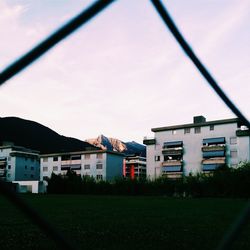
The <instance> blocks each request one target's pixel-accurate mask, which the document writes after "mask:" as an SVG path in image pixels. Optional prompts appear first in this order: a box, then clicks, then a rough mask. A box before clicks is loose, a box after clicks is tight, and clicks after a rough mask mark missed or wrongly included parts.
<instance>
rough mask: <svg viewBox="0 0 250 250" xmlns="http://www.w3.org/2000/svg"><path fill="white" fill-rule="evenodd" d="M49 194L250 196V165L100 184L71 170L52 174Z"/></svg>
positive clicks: (243, 164) (247, 163) (117, 180)
mask: <svg viewBox="0 0 250 250" xmlns="http://www.w3.org/2000/svg"><path fill="white" fill-rule="evenodd" d="M47 192H48V193H54V194H99V195H100V194H105V195H165V196H176V197H239V198H240V197H246V198H249V197H250V162H246V163H242V164H240V165H239V166H238V167H237V168H234V169H233V168H228V167H223V168H219V169H217V170H216V171H214V172H213V173H212V174H205V173H199V174H196V175H189V176H183V177H182V178H179V179H174V180H173V179H168V178H158V179H156V180H148V179H135V180H130V179H126V178H124V179H116V180H114V181H112V182H108V181H96V180H95V179H94V178H92V177H87V176H83V177H81V176H78V175H76V173H75V172H72V171H69V172H68V173H67V175H66V176H62V175H55V174H52V176H51V178H50V179H49V180H48V187H47Z"/></svg>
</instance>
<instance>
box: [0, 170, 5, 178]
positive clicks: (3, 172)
mask: <svg viewBox="0 0 250 250" xmlns="http://www.w3.org/2000/svg"><path fill="white" fill-rule="evenodd" d="M5 176H6V169H0V177H5Z"/></svg>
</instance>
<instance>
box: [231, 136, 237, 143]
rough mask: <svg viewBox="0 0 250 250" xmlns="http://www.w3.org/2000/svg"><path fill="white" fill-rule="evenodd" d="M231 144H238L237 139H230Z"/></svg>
mask: <svg viewBox="0 0 250 250" xmlns="http://www.w3.org/2000/svg"><path fill="white" fill-rule="evenodd" d="M230 144H231V145H233V144H237V137H230Z"/></svg>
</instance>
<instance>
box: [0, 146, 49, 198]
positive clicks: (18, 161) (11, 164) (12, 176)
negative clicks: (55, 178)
mask: <svg viewBox="0 0 250 250" xmlns="http://www.w3.org/2000/svg"><path fill="white" fill-rule="evenodd" d="M0 178H1V179H2V180H4V181H6V182H9V183H11V184H10V185H11V186H12V188H13V190H15V191H16V192H19V193H26V192H30V193H41V192H45V186H44V183H43V182H41V181H40V160H39V152H38V151H35V150H32V149H28V148H25V147H20V146H14V145H5V146H1V147H0Z"/></svg>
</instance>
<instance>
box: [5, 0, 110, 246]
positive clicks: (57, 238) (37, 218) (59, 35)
mask: <svg viewBox="0 0 250 250" xmlns="http://www.w3.org/2000/svg"><path fill="white" fill-rule="evenodd" d="M112 2H114V0H99V1H96V2H95V3H94V4H92V5H91V6H90V7H88V8H87V9H85V10H84V11H82V12H81V13H80V14H79V15H78V16H76V17H75V18H73V19H72V20H71V21H69V22H68V23H67V24H66V25H64V26H63V27H61V28H60V29H59V30H57V31H56V32H54V33H53V34H52V35H50V36H49V37H48V38H46V39H45V40H44V41H42V42H41V43H40V44H38V45H37V46H36V47H34V48H33V49H32V50H31V51H29V52H28V53H27V54H25V55H23V56H22V57H21V58H20V59H18V60H17V61H15V62H14V63H13V64H11V65H10V66H8V67H7V68H6V69H5V70H3V71H2V72H1V73H0V86H1V85H2V84H4V83H5V82H6V81H7V80H9V79H10V78H12V77H13V76H15V75H16V74H18V73H19V72H20V71H22V70H23V69H24V68H26V67H27V66H29V65H30V64H31V63H32V62H34V61H35V60H37V59H38V58H39V57H40V56H42V55H43V54H44V53H46V52H47V51H48V50H49V49H51V48H52V47H53V46H55V45H56V44H57V43H58V42H60V41H61V40H63V39H64V38H66V37H67V36H69V35H70V34H71V33H72V32H74V31H75V30H76V29H77V28H79V27H80V26H81V25H83V24H85V23H86V22H87V21H89V20H90V19H91V18H93V17H94V16H96V15H97V14H98V13H99V12H101V11H102V10H104V9H105V8H106V7H107V6H108V5H109V4H111V3H112ZM0 191H1V193H2V194H3V195H4V196H5V197H6V198H7V199H8V200H9V201H10V202H11V203H12V204H13V205H15V206H16V207H17V208H18V209H20V210H21V211H22V212H23V213H24V214H25V215H26V216H27V217H28V218H29V219H30V220H31V221H32V222H33V223H35V224H36V225H38V226H39V227H40V229H42V230H43V231H44V232H45V234H46V235H47V236H49V237H50V238H51V239H52V240H54V242H55V243H56V244H57V245H58V247H59V249H65V250H67V249H69V250H74V249H76V248H75V246H73V244H72V242H69V241H68V240H66V239H65V237H63V236H62V235H61V234H60V233H59V232H58V231H57V230H56V229H55V228H54V227H52V226H51V224H50V223H48V222H47V221H46V220H45V218H43V217H42V216H41V215H40V214H39V213H38V212H37V211H36V210H34V209H33V208H32V207H30V206H29V205H28V204H27V203H26V202H25V201H24V200H23V199H21V198H20V197H19V196H18V195H17V194H16V193H14V192H13V191H12V190H11V189H10V188H9V187H8V186H7V184H6V183H5V182H3V181H2V180H0Z"/></svg>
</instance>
